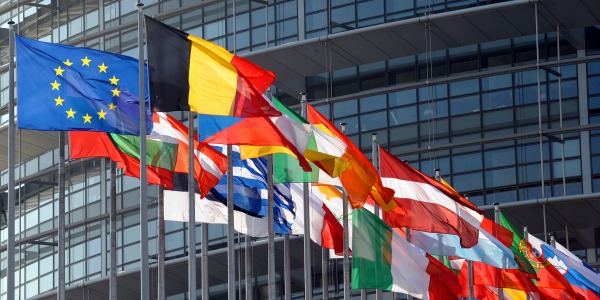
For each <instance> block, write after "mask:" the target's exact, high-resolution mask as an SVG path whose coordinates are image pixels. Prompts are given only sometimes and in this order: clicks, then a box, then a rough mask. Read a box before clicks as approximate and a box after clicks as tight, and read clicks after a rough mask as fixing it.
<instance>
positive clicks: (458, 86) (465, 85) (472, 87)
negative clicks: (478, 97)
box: [450, 79, 479, 96]
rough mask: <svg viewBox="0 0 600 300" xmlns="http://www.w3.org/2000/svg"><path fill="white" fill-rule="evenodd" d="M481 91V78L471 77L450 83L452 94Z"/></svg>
mask: <svg viewBox="0 0 600 300" xmlns="http://www.w3.org/2000/svg"><path fill="white" fill-rule="evenodd" d="M477 92H479V80H477V79H471V80H465V81H459V82H453V83H451V84H450V96H459V95H466V94H472V93H477Z"/></svg>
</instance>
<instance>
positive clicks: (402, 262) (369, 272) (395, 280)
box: [352, 208, 458, 299]
mask: <svg viewBox="0 0 600 300" xmlns="http://www.w3.org/2000/svg"><path fill="white" fill-rule="evenodd" d="M352 218H353V219H352V227H353V228H352V231H353V236H352V288H353V289H381V290H386V291H393V292H400V293H407V294H409V295H411V296H413V297H417V298H421V299H429V297H430V296H429V294H430V292H432V291H433V292H434V293H438V294H437V295H438V296H437V297H433V298H435V299H452V298H456V295H453V296H452V294H453V293H454V292H457V291H458V285H457V282H456V281H455V279H454V281H453V280H452V278H453V276H452V273H451V271H450V270H448V269H446V271H444V270H445V269H444V268H445V267H444V266H441V265H440V264H435V263H434V262H432V260H431V259H430V258H431V257H430V256H428V255H427V253H426V252H425V251H423V250H421V249H419V248H417V247H416V246H414V245H412V244H411V243H409V242H407V241H406V239H405V238H404V237H402V236H401V235H400V234H399V233H398V232H396V231H394V230H392V229H391V228H390V227H389V226H388V225H387V224H385V223H384V222H383V221H382V220H381V219H379V218H378V217H377V216H375V215H374V214H372V213H371V212H369V211H367V210H366V209H364V208H362V209H354V210H353V212H352ZM442 267H444V268H442ZM440 273H443V275H444V276H443V277H442V278H445V279H441V278H440V277H441V275H440ZM433 277H436V278H434V280H432V278H433ZM454 278H456V277H454ZM439 284H445V285H447V287H445V288H441V287H440V286H438V285H439ZM440 293H448V295H446V297H444V296H440V295H439V294H440Z"/></svg>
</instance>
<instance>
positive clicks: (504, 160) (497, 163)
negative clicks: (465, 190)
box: [484, 148, 515, 168]
mask: <svg viewBox="0 0 600 300" xmlns="http://www.w3.org/2000/svg"><path fill="white" fill-rule="evenodd" d="M484 157H485V167H486V168H497V167H503V166H512V165H514V164H515V149H514V148H506V149H498V150H488V151H486V152H485V156H484Z"/></svg>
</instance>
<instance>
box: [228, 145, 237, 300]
mask: <svg viewBox="0 0 600 300" xmlns="http://www.w3.org/2000/svg"><path fill="white" fill-rule="evenodd" d="M233 198H234V197H233V149H232V146H231V145H227V296H228V298H229V299H235V248H234V247H235V245H234V241H233V234H234V232H233V231H234V228H233V224H234V223H233V221H234V220H233V209H234V202H233Z"/></svg>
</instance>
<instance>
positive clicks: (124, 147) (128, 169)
mask: <svg viewBox="0 0 600 300" xmlns="http://www.w3.org/2000/svg"><path fill="white" fill-rule="evenodd" d="M139 140H140V138H139V137H137V136H133V135H118V134H108V133H105V132H89V131H71V132H69V149H70V154H71V159H78V158H89V157H106V158H110V160H112V161H114V162H116V163H117V167H119V168H121V169H123V170H124V172H125V175H128V176H131V177H135V178H140V150H139V148H140V143H139ZM177 151H178V144H176V143H173V144H169V143H163V142H159V141H153V140H147V141H146V160H147V169H146V174H147V178H148V183H150V184H158V185H162V186H164V187H165V188H171V187H172V186H173V170H175V164H176V160H177Z"/></svg>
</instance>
